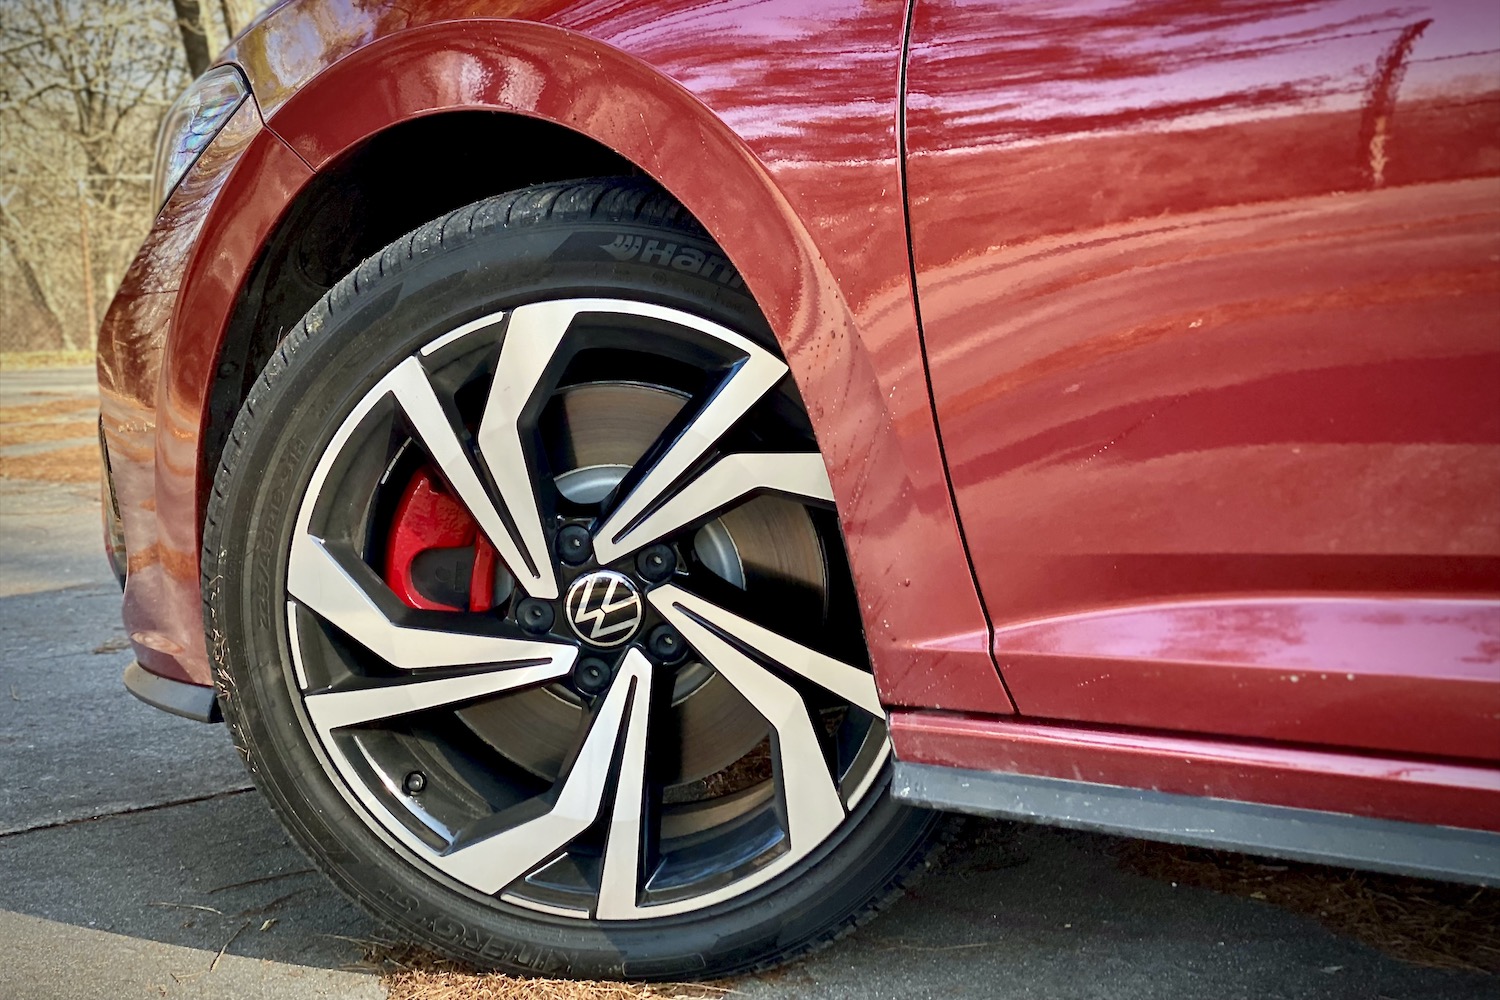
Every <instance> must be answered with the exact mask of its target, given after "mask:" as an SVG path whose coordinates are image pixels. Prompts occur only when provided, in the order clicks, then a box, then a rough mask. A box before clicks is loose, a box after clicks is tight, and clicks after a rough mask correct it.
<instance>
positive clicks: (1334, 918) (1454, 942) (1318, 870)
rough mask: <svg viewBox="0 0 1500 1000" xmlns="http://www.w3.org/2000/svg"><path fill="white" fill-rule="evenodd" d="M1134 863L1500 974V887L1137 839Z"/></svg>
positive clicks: (1444, 965)
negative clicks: (1357, 869)
mask: <svg viewBox="0 0 1500 1000" xmlns="http://www.w3.org/2000/svg"><path fill="white" fill-rule="evenodd" d="M1121 860H1122V862H1123V864H1124V866H1125V867H1126V868H1129V869H1131V870H1133V871H1136V872H1139V873H1140V874H1143V875H1148V876H1150V877H1152V878H1155V879H1160V880H1163V881H1171V882H1175V883H1177V884H1179V885H1191V886H1198V887H1201V888H1205V889H1212V890H1214V891H1215V892H1223V893H1228V894H1230V895H1235V896H1244V897H1248V898H1250V899H1260V900H1265V901H1266V902H1268V903H1274V904H1275V905H1277V906H1281V907H1284V908H1286V909H1288V910H1292V911H1294V912H1297V913H1303V914H1306V915H1308V916H1310V917H1314V918H1316V919H1317V920H1318V921H1319V922H1321V923H1322V924H1323V925H1324V926H1325V927H1327V928H1328V929H1329V930H1331V931H1333V932H1335V933H1337V934H1342V935H1345V936H1347V937H1352V938H1354V939H1356V940H1358V941H1362V942H1364V943H1365V944H1368V945H1371V946H1373V947H1375V948H1378V949H1380V950H1381V951H1383V952H1385V953H1387V954H1389V955H1392V956H1394V957H1396V958H1399V959H1401V960H1403V961H1407V962H1412V963H1415V964H1417V965H1426V966H1430V967H1433V968H1438V969H1462V970H1466V971H1469V972H1486V973H1490V974H1491V975H1495V974H1500V891H1497V890H1495V889H1478V888H1475V887H1474V886H1469V885H1452V884H1449V883H1444V882H1428V881H1425V880H1423V879H1412V878H1400V877H1399V876H1395V875H1379V874H1372V873H1367V872H1351V871H1345V870H1342V869H1337V868H1325V867H1322V866H1320V865H1305V864H1297V863H1294V862H1268V861H1262V860H1259V859H1256V858H1251V857H1246V856H1244V855H1240V854H1227V853H1222V852H1219V851H1209V850H1203V849H1200V848H1193V847H1178V846H1175V845H1172V844H1154V843H1148V842H1145V841H1131V842H1129V843H1127V844H1126V845H1125V846H1124V848H1123V849H1122V852H1121Z"/></svg>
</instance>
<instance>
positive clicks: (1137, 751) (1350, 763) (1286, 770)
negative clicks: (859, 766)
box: [891, 710, 1500, 874]
mask: <svg viewBox="0 0 1500 1000" xmlns="http://www.w3.org/2000/svg"><path fill="white" fill-rule="evenodd" d="M891 740H892V742H893V743H894V745H895V749H896V756H897V757H898V758H899V759H900V760H902V761H905V762H908V763H913V764H935V765H939V766H942V767H955V768H964V769H968V770H974V771H995V772H1000V773H1005V774H1024V775H1034V776H1039V777H1046V778H1063V779H1068V780H1071V781H1080V782H1086V783H1089V784H1094V785H1109V786H1114V787H1120V788H1138V789H1142V790H1146V791H1152V792H1166V793H1170V794H1176V795H1194V796H1198V797H1201V798H1210V799H1225V800H1230V801H1236V802H1253V803H1258V804H1262V805H1272V806H1289V807H1292V808H1297V809H1313V810H1317V811H1320V812H1332V813H1342V814H1345V815H1351V816H1374V817H1380V818H1382V819H1392V820H1401V821H1405V822H1414V823H1425V824H1429V825H1436V826H1452V827H1462V828H1466V829H1472V830H1488V831H1500V771H1497V770H1496V769H1495V768H1493V767H1483V766H1478V765H1474V764H1460V763H1452V762H1448V761H1436V760H1424V759H1420V758H1388V757H1376V756H1372V755H1370V754H1365V753H1347V752H1345V753H1340V752H1336V751H1330V750H1324V749H1319V748H1310V747H1296V746H1286V745H1275V744H1255V743H1233V742H1229V741H1224V740H1213V739H1203V738H1193V737H1185V736H1181V735H1175V734H1167V733H1143V732H1131V731H1125V730H1113V729H1103V728H1094V727H1087V726H1063V725H1056V724H1043V723H1037V722H1031V721H1028V720H1024V719H1018V718H1010V719H1003V718H994V717H982V716H973V715H961V714H957V713H952V712H924V711H911V710H900V711H896V712H893V713H891ZM1497 874H1500V873H1497Z"/></svg>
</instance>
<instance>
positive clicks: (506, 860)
mask: <svg viewBox="0 0 1500 1000" xmlns="http://www.w3.org/2000/svg"><path fill="white" fill-rule="evenodd" d="M637 655H639V654H637ZM642 659H644V658H642ZM626 673H627V671H624V670H622V672H621V674H620V676H618V677H617V678H616V679H615V682H614V684H613V685H612V686H611V687H610V690H609V693H608V694H606V695H605V696H604V701H603V703H602V704H601V705H600V706H599V710H598V712H597V713H596V714H595V716H594V719H593V721H592V723H591V724H590V726H589V732H588V735H587V736H586V737H585V738H584V741H583V748H582V749H581V750H579V752H578V756H577V757H576V758H575V759H574V761H573V764H572V766H571V767H570V768H569V769H568V772H567V777H566V778H564V779H563V783H562V787H561V788H560V789H558V790H557V792H556V793H555V798H554V799H553V802H552V807H551V809H549V810H548V811H547V812H545V813H543V814H542V815H540V816H536V817H535V818H532V819H529V820H527V821H526V822H523V823H520V824H518V825H516V826H513V827H511V828H510V829H508V830H502V831H500V832H498V833H493V834H490V835H489V836H486V837H484V838H483V839H481V840H477V841H474V842H472V843H469V844H465V845H463V846H460V847H457V848H456V849H454V850H451V851H450V852H448V853H447V854H444V855H441V856H439V857H438V858H437V859H436V860H435V862H434V863H435V864H436V865H437V866H438V867H439V868H441V869H442V870H443V871H445V872H447V873H448V874H449V875H451V876H453V877H454V878H456V879H459V880H460V881H463V882H466V883H468V884H469V885H472V886H474V887H475V888H476V889H478V890H479V891H480V892H485V893H496V892H499V891H500V890H502V889H504V888H505V887H506V886H507V885H509V884H510V883H512V882H514V881H515V880H516V879H518V878H520V877H522V876H523V875H525V874H526V873H527V872H530V871H532V870H534V869H535V868H537V867H538V866H540V865H541V864H542V863H543V862H545V861H547V860H548V859H549V858H551V857H552V856H554V855H555V854H557V852H558V851H560V850H562V849H563V848H564V847H566V846H567V844H568V842H569V841H571V840H572V839H573V838H574V837H577V836H578V835H579V834H580V833H582V832H583V831H584V830H587V829H588V828H589V827H590V826H591V825H593V823H594V821H595V820H596V819H598V818H599V811H600V809H601V808H602V807H603V804H604V794H605V791H606V789H607V787H608V785H609V777H610V771H611V768H612V765H613V763H614V758H615V748H616V747H617V746H618V744H619V740H620V733H621V730H622V729H624V728H625V727H626V722H627V720H629V721H630V723H631V727H630V728H631V730H632V731H634V728H635V722H636V719H637V718H638V717H639V716H640V715H642V714H643V713H644V708H643V707H642V706H641V703H640V699H639V698H638V697H637V695H636V692H637V691H638V690H641V689H644V688H645V687H646V686H647V682H648V678H647V676H646V674H645V673H644V672H642V671H641V670H640V669H639V668H638V667H634V668H631V669H630V675H629V676H628V677H627V676H626ZM642 727H643V728H644V722H642Z"/></svg>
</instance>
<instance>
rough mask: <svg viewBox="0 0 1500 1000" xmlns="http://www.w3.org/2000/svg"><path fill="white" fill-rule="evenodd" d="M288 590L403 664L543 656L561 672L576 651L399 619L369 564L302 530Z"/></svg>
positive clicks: (403, 612) (537, 659) (400, 610)
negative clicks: (344, 557)
mask: <svg viewBox="0 0 1500 1000" xmlns="http://www.w3.org/2000/svg"><path fill="white" fill-rule="evenodd" d="M351 570H352V572H351ZM355 574H358V575H359V576H368V577H369V580H370V583H371V584H372V586H366V585H365V584H362V583H361V582H360V581H359V579H357V578H356V575H355ZM287 592H288V593H289V594H290V595H291V596H292V598H293V599H294V600H296V601H297V602H299V603H300V604H302V605H303V606H305V607H306V608H308V610H310V611H312V612H314V613H315V614H317V615H318V616H319V617H321V618H323V619H324V620H325V621H328V622H329V623H330V624H332V625H334V626H335V627H337V628H339V629H340V630H342V631H343V632H345V633H347V634H348V635H349V636H351V637H353V638H354V639H355V640H357V641H358V642H359V643H360V644H361V645H363V646H365V647H367V648H368V649H369V650H370V651H371V652H373V653H374V654H375V655H377V656H379V657H380V658H381V659H383V660H385V661H386V662H387V663H390V664H391V665H392V666H395V667H401V668H403V669H406V670H415V669H420V668H423V667H456V666H466V665H469V664H482V663H496V664H500V663H509V664H516V665H521V664H535V663H542V662H545V663H551V664H554V665H559V664H560V665H561V666H560V667H559V672H566V671H567V670H568V669H570V668H571V667H572V665H573V660H574V659H575V658H576V657H577V655H578V651H577V650H576V649H575V648H574V647H572V646H570V645H565V644H561V643H544V642H531V641H527V640H522V639H513V638H509V637H507V636H501V635H494V634H489V635H486V634H484V633H479V632H462V631H458V630H455V629H449V628H444V629H430V628H419V627H415V626H411V625H404V624H400V623H399V618H400V617H405V616H408V615H411V612H410V611H409V610H408V609H407V608H406V607H405V606H404V605H401V604H400V602H398V601H397V600H396V598H395V596H394V595H393V594H391V593H390V591H389V590H387V589H386V588H385V586H384V585H383V584H380V583H379V582H378V580H377V578H376V577H375V574H374V572H373V571H371V570H370V569H369V567H367V566H365V565H364V564H362V563H358V564H351V565H345V563H344V562H343V561H341V560H340V559H339V558H338V556H337V555H335V553H334V552H333V551H331V550H330V549H329V548H328V547H327V546H325V545H324V544H323V543H322V542H321V541H319V540H318V539H316V538H313V537H312V536H311V535H309V534H307V533H306V532H301V533H299V534H298V535H297V536H296V537H295V538H294V539H293V541H292V551H291V555H290V558H289V559H288V560H287Z"/></svg>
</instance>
